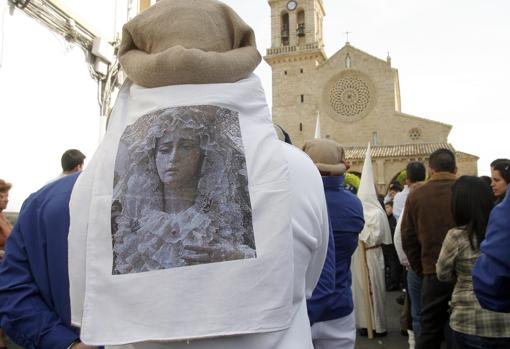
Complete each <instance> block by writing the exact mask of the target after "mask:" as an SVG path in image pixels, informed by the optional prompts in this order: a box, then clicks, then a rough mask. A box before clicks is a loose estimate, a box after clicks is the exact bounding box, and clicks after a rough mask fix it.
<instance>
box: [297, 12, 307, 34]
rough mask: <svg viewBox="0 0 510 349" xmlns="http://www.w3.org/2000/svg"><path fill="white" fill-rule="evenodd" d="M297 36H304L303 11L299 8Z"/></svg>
mask: <svg viewBox="0 0 510 349" xmlns="http://www.w3.org/2000/svg"><path fill="white" fill-rule="evenodd" d="M297 23H298V27H297V33H296V34H297V36H298V37H300V38H302V37H304V36H305V11H303V10H299V12H298V14H297Z"/></svg>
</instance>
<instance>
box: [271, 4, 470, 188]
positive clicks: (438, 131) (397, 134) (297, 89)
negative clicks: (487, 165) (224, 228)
mask: <svg viewBox="0 0 510 349" xmlns="http://www.w3.org/2000/svg"><path fill="white" fill-rule="evenodd" d="M269 5H270V7H271V29H272V40H271V48H269V49H268V50H267V55H266V57H265V59H266V61H267V62H268V64H270V65H271V68H272V72H273V76H272V78H273V120H274V122H275V123H277V124H279V125H280V126H282V127H283V128H284V129H285V130H286V131H287V132H288V133H289V134H290V136H291V139H292V141H293V143H294V144H295V145H297V146H298V147H301V146H302V145H303V144H304V142H305V141H306V140H308V139H311V138H313V137H314V135H315V128H316V123H317V117H318V116H320V127H321V130H320V131H321V135H322V136H323V137H326V138H331V139H333V140H335V141H336V142H338V143H340V144H342V145H343V146H344V147H346V148H352V149H354V148H358V149H359V147H361V148H362V149H365V150H366V145H367V144H368V143H369V142H370V143H371V144H372V145H373V146H374V147H375V148H374V149H382V150H384V149H386V150H388V151H386V153H387V155H385V156H374V154H372V159H373V161H374V173H375V176H376V182H377V185H378V188H379V189H380V190H381V191H382V192H383V191H384V190H385V188H386V187H387V185H388V184H389V182H390V181H391V180H392V179H393V176H394V175H395V173H397V172H400V171H401V170H402V169H405V167H406V164H407V163H408V162H409V161H411V160H424V161H425V160H427V159H428V155H429V154H430V153H423V151H421V150H423V149H429V150H430V149H434V150H435V149H438V148H440V147H441V146H440V145H443V146H448V147H449V148H451V149H452V150H454V149H453V147H452V146H451V145H449V144H448V135H449V133H450V131H451V128H452V126H450V125H447V124H444V123H441V122H436V121H432V120H427V119H424V118H420V117H416V116H412V115H408V114H405V113H403V112H402V111H401V103H400V85H399V77H398V70H397V69H395V68H393V67H392V66H391V58H390V57H387V59H386V60H382V59H379V58H377V57H374V56H372V55H370V54H368V53H366V52H363V51H361V50H359V49H357V48H355V47H353V46H351V45H350V44H349V43H348V42H347V43H346V44H345V46H344V47H343V48H342V49H340V51H338V52H337V53H336V54H334V55H333V56H332V57H330V58H327V57H326V54H325V53H324V50H323V48H324V44H323V37H322V22H323V17H324V15H325V11H324V5H323V1H322V0H295V1H294V0H291V1H288V0H269ZM403 145H409V146H410V147H408V149H411V150H412V151H416V152H415V153H412V152H411V153H409V152H407V153H406V155H405V156H404V155H402V154H400V155H396V154H393V153H392V152H391V151H389V150H391V149H396V148H395V147H397V148H398V147H400V146H403ZM413 146H414V147H413ZM418 149H421V150H420V151H421V152H420V151H418ZM432 151H433V150H432ZM348 153H349V152H348ZM383 153H384V151H382V152H381V154H383ZM363 154H364V153H363ZM391 154H393V155H391ZM457 154H458V155H459V159H458V162H459V174H470V175H476V174H477V160H478V158H477V157H476V156H473V155H469V154H465V153H461V152H458V153H457ZM363 158H364V155H363V157H361V158H359V159H358V158H351V159H350V161H351V162H352V165H353V166H352V168H353V171H356V170H357V165H358V161H362V160H363ZM361 165H362V164H361Z"/></svg>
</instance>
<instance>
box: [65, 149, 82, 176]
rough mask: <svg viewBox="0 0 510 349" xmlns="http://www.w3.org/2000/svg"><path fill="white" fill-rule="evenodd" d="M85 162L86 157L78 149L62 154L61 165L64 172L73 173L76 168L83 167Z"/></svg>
mask: <svg viewBox="0 0 510 349" xmlns="http://www.w3.org/2000/svg"><path fill="white" fill-rule="evenodd" d="M83 160H85V155H83V153H82V152H81V151H79V150H78V149H69V150H66V151H65V152H64V154H62V159H61V160H60V163H61V164H62V170H64V172H67V171H72V170H73V169H74V168H76V166H78V165H83Z"/></svg>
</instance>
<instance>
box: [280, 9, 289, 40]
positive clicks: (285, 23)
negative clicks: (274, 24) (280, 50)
mask: <svg viewBox="0 0 510 349" xmlns="http://www.w3.org/2000/svg"><path fill="white" fill-rule="evenodd" d="M281 29H282V45H284V46H288V45H289V14H288V13H284V14H282V28H281Z"/></svg>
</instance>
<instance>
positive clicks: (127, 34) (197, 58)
mask: <svg viewBox="0 0 510 349" xmlns="http://www.w3.org/2000/svg"><path fill="white" fill-rule="evenodd" d="M119 59H120V63H121V64H122V68H124V71H125V72H126V73H127V75H128V76H129V78H130V79H131V80H132V81H134V82H135V83H136V84H138V85H141V86H144V87H161V86H166V85H179V84H210V83H226V82H235V81H238V80H241V79H244V78H247V77H248V76H249V75H250V74H251V73H252V72H253V70H255V68H256V67H257V66H258V64H259V63H260V61H261V57H260V54H259V52H258V51H257V48H256V43H255V35H254V33H253V30H252V29H251V28H250V27H249V26H248V25H247V24H246V23H245V22H244V21H243V20H242V19H241V18H240V17H239V16H238V15H237V14H236V13H235V12H234V11H233V10H232V9H231V8H230V7H228V6H227V5H225V4H223V3H221V2H219V1H215V0H209V1H202V0H171V1H169V0H161V1H158V2H157V3H156V4H155V5H154V6H152V7H150V8H149V9H147V10H146V11H144V12H143V13H141V14H140V15H138V16H136V17H135V18H133V19H132V20H131V21H129V22H128V23H126V25H125V26H124V28H123V31H122V43H121V46H120V48H119Z"/></svg>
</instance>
